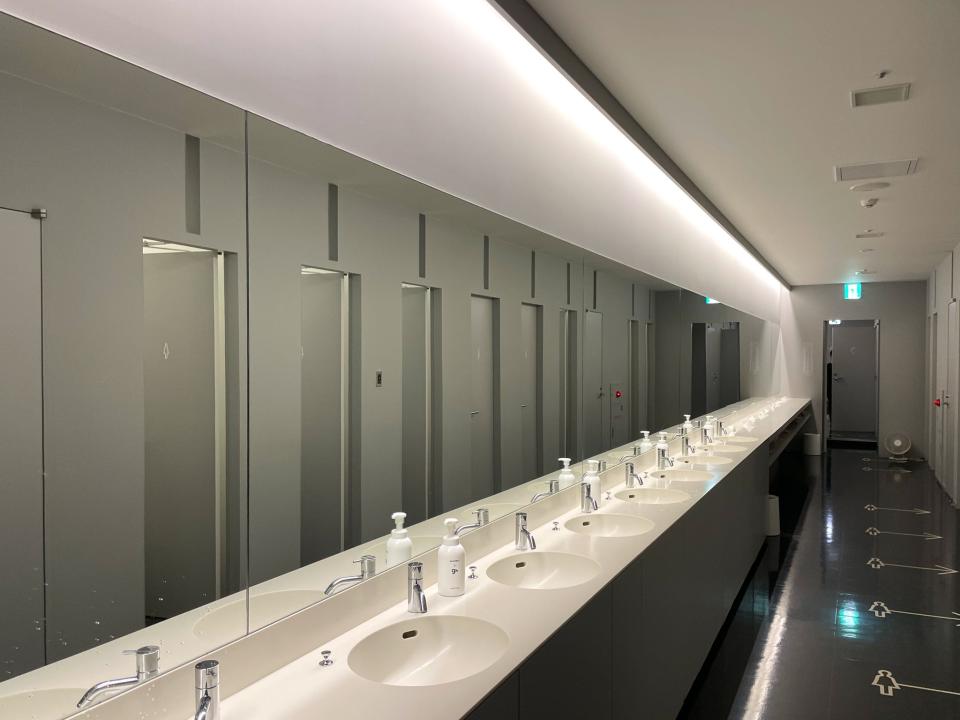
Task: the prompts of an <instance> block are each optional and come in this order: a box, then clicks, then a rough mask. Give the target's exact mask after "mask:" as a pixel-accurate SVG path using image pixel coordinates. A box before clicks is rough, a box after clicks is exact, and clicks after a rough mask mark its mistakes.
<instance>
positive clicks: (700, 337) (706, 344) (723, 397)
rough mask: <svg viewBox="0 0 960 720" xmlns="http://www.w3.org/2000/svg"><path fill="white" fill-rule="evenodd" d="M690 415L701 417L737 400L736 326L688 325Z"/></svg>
mask: <svg viewBox="0 0 960 720" xmlns="http://www.w3.org/2000/svg"><path fill="white" fill-rule="evenodd" d="M691 333H692V334H691V378H690V412H691V414H692V415H694V416H697V415H703V414H705V413H710V412H713V411H714V410H717V409H718V408H721V407H724V406H725V405H730V404H733V403H735V402H738V401H739V400H740V323H739V322H720V323H692V325H691Z"/></svg>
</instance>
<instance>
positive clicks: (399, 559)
mask: <svg viewBox="0 0 960 720" xmlns="http://www.w3.org/2000/svg"><path fill="white" fill-rule="evenodd" d="M390 517H391V518H392V519H393V522H394V524H395V525H396V527H395V528H394V529H393V530H391V531H390V539H389V540H387V567H393V566H394V565H399V564H400V563H405V562H407V561H408V560H409V559H410V558H412V557H413V540H411V539H410V535H409V533H408V532H407V530H406V529H405V528H404V527H403V521H404V520H405V519H406V517H407V514H406V513H405V512H395V513H394V514H393V515H391V516H390Z"/></svg>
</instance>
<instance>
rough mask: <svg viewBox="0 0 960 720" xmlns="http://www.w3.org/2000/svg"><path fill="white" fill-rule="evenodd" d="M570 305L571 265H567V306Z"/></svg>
mask: <svg viewBox="0 0 960 720" xmlns="http://www.w3.org/2000/svg"><path fill="white" fill-rule="evenodd" d="M569 304H570V263H567V305H569Z"/></svg>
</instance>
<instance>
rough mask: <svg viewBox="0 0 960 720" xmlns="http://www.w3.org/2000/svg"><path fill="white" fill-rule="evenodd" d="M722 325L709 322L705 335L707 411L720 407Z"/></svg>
mask: <svg viewBox="0 0 960 720" xmlns="http://www.w3.org/2000/svg"><path fill="white" fill-rule="evenodd" d="M720 338H721V335H720V326H719V325H717V324H716V323H707V327H706V334H705V335H704V352H705V353H706V356H705V363H706V364H705V368H706V369H705V372H706V412H712V411H714V410H716V409H717V408H718V407H720Z"/></svg>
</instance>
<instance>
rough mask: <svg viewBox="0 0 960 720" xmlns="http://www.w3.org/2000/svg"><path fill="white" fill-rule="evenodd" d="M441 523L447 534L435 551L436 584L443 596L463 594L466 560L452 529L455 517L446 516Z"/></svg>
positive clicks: (455, 520)
mask: <svg viewBox="0 0 960 720" xmlns="http://www.w3.org/2000/svg"><path fill="white" fill-rule="evenodd" d="M443 524H444V525H446V526H447V534H446V535H444V536H443V540H442V541H441V543H442V544H441V545H440V549H439V550H438V551H437V586H438V587H439V592H440V594H441V595H442V596H443V597H457V596H458V595H463V566H464V565H465V564H466V562H467V551H466V550H464V549H463V545H461V544H460V537H459V536H458V535H457V533H456V532H455V531H454V528H456V527H457V519H456V518H447V519H446V520H444V521H443Z"/></svg>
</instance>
